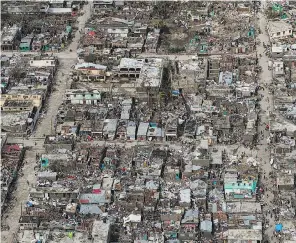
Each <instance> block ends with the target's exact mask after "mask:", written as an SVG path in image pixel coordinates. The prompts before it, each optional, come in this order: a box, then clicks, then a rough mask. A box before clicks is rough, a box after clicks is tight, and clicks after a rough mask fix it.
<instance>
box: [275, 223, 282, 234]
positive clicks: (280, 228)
mask: <svg viewBox="0 0 296 243" xmlns="http://www.w3.org/2000/svg"><path fill="white" fill-rule="evenodd" d="M282 230H283V225H282V224H276V225H275V231H277V232H280V231H282Z"/></svg>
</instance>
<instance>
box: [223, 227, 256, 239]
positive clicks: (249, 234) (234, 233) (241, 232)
mask: <svg viewBox="0 0 296 243" xmlns="http://www.w3.org/2000/svg"><path fill="white" fill-rule="evenodd" d="M228 240H262V230H257V229H256V230H255V229H229V230H228Z"/></svg>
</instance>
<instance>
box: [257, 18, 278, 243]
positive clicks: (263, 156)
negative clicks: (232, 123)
mask: <svg viewBox="0 0 296 243" xmlns="http://www.w3.org/2000/svg"><path fill="white" fill-rule="evenodd" d="M259 17H260V19H259V21H260V29H261V31H262V33H261V34H259V39H260V41H261V44H260V45H259V46H257V51H258V55H260V54H261V58H259V65H260V66H261V67H262V72H261V76H260V80H259V85H260V86H262V87H263V88H264V89H263V90H260V91H259V95H263V98H262V99H261V101H260V107H261V116H260V117H261V123H260V125H259V126H258V133H259V137H260V139H259V142H258V143H259V144H260V145H258V148H259V149H258V150H257V157H258V159H259V161H260V162H261V168H262V175H261V181H262V182H263V184H264V186H265V195H264V197H265V198H264V202H265V203H266V206H264V207H263V213H264V215H266V219H267V221H268V222H269V223H268V225H269V227H268V228H267V229H266V230H265V234H264V235H265V237H266V238H265V239H268V240H269V242H274V241H272V240H271V239H269V238H267V237H268V236H272V234H273V230H274V226H275V222H274V217H270V214H267V213H266V212H267V211H268V210H271V209H272V207H273V205H272V200H273V189H274V188H273V181H272V179H271V178H270V176H269V173H270V172H271V171H272V168H271V165H270V163H269V161H270V145H268V144H267V138H268V136H269V131H268V130H267V131H266V124H269V116H268V114H269V112H270V111H272V108H273V104H272V100H273V98H272V94H270V93H269V90H268V87H269V86H270V85H271V82H272V72H271V71H270V70H269V69H268V61H269V58H268V57H267V56H266V55H265V53H264V51H265V49H264V47H263V42H264V43H268V42H269V37H268V35H267V32H266V30H265V27H266V19H265V16H264V15H263V14H261V13H259ZM260 134H262V135H260Z"/></svg>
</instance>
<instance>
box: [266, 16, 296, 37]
mask: <svg viewBox="0 0 296 243" xmlns="http://www.w3.org/2000/svg"><path fill="white" fill-rule="evenodd" d="M267 30H268V34H269V37H270V39H277V38H284V37H288V36H291V35H292V25H290V24H288V23H286V22H285V21H282V20H281V21H270V22H268V25H267Z"/></svg>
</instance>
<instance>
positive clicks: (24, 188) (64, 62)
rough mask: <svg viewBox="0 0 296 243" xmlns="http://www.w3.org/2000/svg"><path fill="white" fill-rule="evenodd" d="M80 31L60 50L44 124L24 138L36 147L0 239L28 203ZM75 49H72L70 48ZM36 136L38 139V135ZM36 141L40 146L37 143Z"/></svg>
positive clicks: (6, 240)
mask: <svg viewBox="0 0 296 243" xmlns="http://www.w3.org/2000/svg"><path fill="white" fill-rule="evenodd" d="M90 10H91V4H88V5H85V6H84V10H83V11H84V14H83V15H82V16H80V17H79V18H78V21H79V23H78V28H79V29H82V28H83V27H84V25H85V23H86V21H87V20H88V18H89V17H90ZM80 37H81V34H80V33H79V31H77V32H76V35H75V37H74V38H73V42H72V43H71V45H70V46H69V48H68V49H67V50H66V51H65V52H60V53H59V54H58V58H59V61H60V66H59V69H58V72H57V75H56V85H55V90H56V91H54V92H53V93H52V94H51V96H50V98H49V100H48V102H47V107H48V110H47V113H46V115H45V117H44V118H43V120H42V121H41V123H40V124H39V125H38V126H37V130H36V131H35V133H34V135H33V136H32V137H31V138H29V139H28V140H22V139H21V140H22V141H20V142H24V143H25V145H27V146H34V147H33V148H32V149H31V150H28V151H26V154H25V159H24V160H25V161H26V163H25V164H24V166H23V169H22V173H23V176H21V177H19V178H18V180H17V182H16V190H15V192H13V196H14V197H15V200H14V202H11V203H10V208H9V209H8V210H7V211H6V212H5V213H4V214H3V220H2V225H8V226H9V227H10V230H7V231H2V232H1V242H3V243H11V242H12V240H13V234H14V233H16V232H17V230H18V225H19V224H18V222H19V218H20V216H21V207H22V206H24V205H25V202H26V201H27V199H28V196H29V187H30V186H31V185H34V184H35V183H36V176H35V173H36V171H35V170H34V167H35V166H36V165H37V163H36V153H42V152H44V150H43V143H44V141H43V140H42V139H40V138H42V137H43V135H44V134H45V135H49V134H51V132H53V131H54V128H53V126H54V118H55V117H56V114H57V111H58V108H59V106H60V105H61V104H62V101H63V95H64V93H65V90H66V89H67V88H69V87H70V82H69V80H70V79H69V73H70V71H71V67H72V66H73V65H75V64H76V62H77V54H76V50H77V48H78V43H79V40H80ZM70 49H72V52H70V51H69V50H70ZM35 137H36V138H35ZM35 143H37V145H36V146H35Z"/></svg>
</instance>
